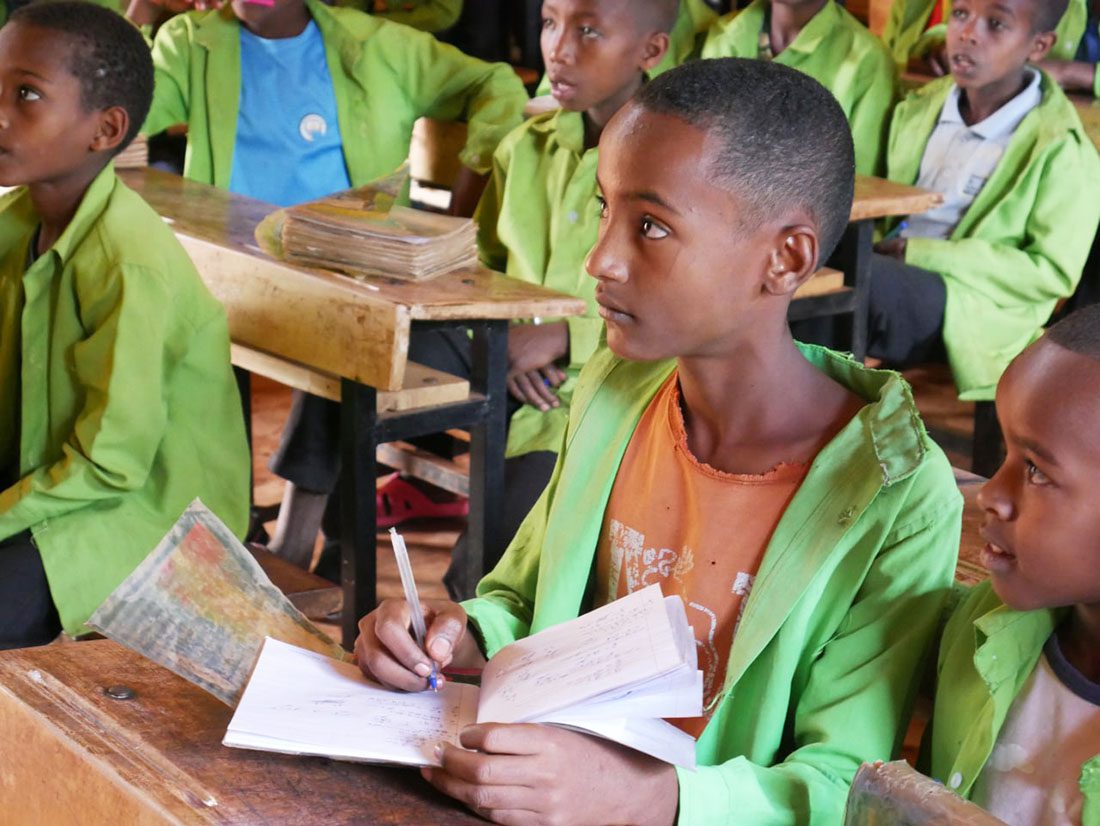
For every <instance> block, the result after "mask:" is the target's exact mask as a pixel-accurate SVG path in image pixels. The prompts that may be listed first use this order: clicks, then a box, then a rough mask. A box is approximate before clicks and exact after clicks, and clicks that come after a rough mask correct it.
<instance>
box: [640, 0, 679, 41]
mask: <svg viewBox="0 0 1100 826" xmlns="http://www.w3.org/2000/svg"><path fill="white" fill-rule="evenodd" d="M679 13H680V0H634V14H635V16H636V18H637V19H638V21H639V23H643V24H645V25H647V26H648V27H651V28H652V29H656V30H657V31H659V32H665V33H666V34H667V33H668V32H670V31H672V27H673V26H675V25H676V16H677V15H678V14H679Z"/></svg>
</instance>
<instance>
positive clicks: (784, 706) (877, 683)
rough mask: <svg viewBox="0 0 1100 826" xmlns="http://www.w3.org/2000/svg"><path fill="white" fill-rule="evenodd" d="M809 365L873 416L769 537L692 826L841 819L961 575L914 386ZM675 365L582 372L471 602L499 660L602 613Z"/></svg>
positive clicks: (953, 510)
mask: <svg viewBox="0 0 1100 826" xmlns="http://www.w3.org/2000/svg"><path fill="white" fill-rule="evenodd" d="M803 353H804V354H805V355H806V357H807V358H808V359H809V360H810V361H811V362H812V363H813V364H815V365H816V366H817V367H818V368H819V369H821V370H822V371H823V372H825V373H826V374H827V375H829V376H831V377H832V378H834V379H835V380H837V381H838V382H840V383H841V384H843V385H845V386H846V387H848V388H849V389H851V390H852V391H853V392H855V393H857V394H859V395H861V396H863V397H864V398H865V399H866V400H867V405H866V406H865V407H863V408H862V410H861V411H860V412H859V413H858V414H857V416H856V417H855V418H854V419H853V420H852V421H851V422H850V423H849V424H848V425H846V426H845V427H844V428H843V429H842V430H841V431H840V432H839V433H838V434H837V435H836V436H835V437H834V438H833V439H832V441H831V442H830V443H829V444H828V445H826V446H825V447H824V448H823V449H822V450H821V452H820V453H819V454H818V455H817V457H816V458H815V459H814V460H813V462H812V464H811V466H810V468H809V470H808V472H807V473H806V475H805V478H804V479H803V481H802V483H801V485H800V486H799V488H798V490H797V492H796V493H795V494H794V496H793V499H791V501H790V504H789V505H788V506H787V507H786V509H785V511H784V512H783V514H782V516H781V518H780V520H779V522H778V525H777V526H776V528H775V531H774V533H773V534H772V535H771V538H770V541H769V542H768V544H767V548H766V551H765V553H764V556H763V560H762V562H761V564H760V567H759V569H758V571H757V573H756V576H755V584H754V585H753V587H752V590H751V593H750V594H749V596H748V599H747V601H746V603H745V604H744V611H743V613H742V615H741V618H740V624H739V626H738V627H737V631H736V634H735V636H734V638H733V644H732V647H731V648H730V651H729V657H728V661H727V665H726V669H725V672H724V673H725V677H724V681H723V684H722V687H721V690H720V692H719V696H718V698H717V701H716V703H715V704H714V705H713V706H712V707H711V717H710V721H709V723H708V724H707V726H706V728H705V730H704V731H703V733H702V736H701V737H700V738H699V740H698V745H697V747H696V754H697V758H698V763H699V768H698V770H697V771H694V772H692V771H679V770H678V776H679V783H680V799H679V822H680V823H685V824H695V823H715V824H719V823H728V822H730V821H731V820H732V819H737V820H741V821H744V822H746V823H754V824H772V823H777V824H778V823H795V822H797V823H811V824H813V823H836V822H839V821H840V820H841V819H842V815H843V810H844V801H845V797H846V795H847V790H848V786H849V784H850V782H851V779H852V777H853V776H854V774H855V772H856V770H857V769H858V767H859V765H860V764H861V762H863V761H865V760H875V759H884V760H885V759H889V758H890V757H891V756H892V755H893V754H894V753H895V750H896V748H897V746H898V743H899V737H900V730H901V727H902V725H903V721H904V719H905V717H906V714H907V711H908V707H909V702H910V700H911V699H912V691H913V687H914V685H915V680H914V679H913V677H914V674H915V672H916V669H917V667H918V664H919V663H920V662H921V660H922V658H923V657H924V654H925V650H926V648H927V642H928V640H929V638H930V636H931V634H932V633H933V632H934V630H935V627H936V624H937V616H938V613H939V611H940V610H941V607H942V602H943V597H944V595H945V593H946V591H947V589H948V588H949V586H950V583H951V581H952V577H953V574H954V567H955V561H956V556H957V548H958V536H959V526H960V513H961V506H962V503H961V498H960V496H959V493H958V490H957V488H956V486H955V483H954V479H953V477H952V473H951V469H950V467H949V465H948V463H947V460H946V458H945V457H944V456H943V454H942V453H941V451H940V450H939V448H937V447H936V446H935V444H933V443H932V441H931V440H930V439H929V438H928V436H927V434H926V433H925V431H924V427H923V425H922V424H921V422H920V418H919V415H918V413H917V410H916V406H915V405H914V403H913V400H912V396H911V393H910V391H909V388H908V386H907V385H906V384H905V382H904V381H903V380H902V379H901V378H900V377H899V376H897V375H896V374H894V373H891V372H887V371H875V370H869V369H867V368H864V367H863V366H862V365H859V364H856V363H855V362H853V361H851V360H849V359H847V358H845V357H843V356H841V355H839V354H837V353H833V352H831V351H827V350H824V349H822V348H816V347H812V346H805V347H803ZM674 367H675V365H674V363H672V362H667V361H666V362H629V361H625V360H622V359H619V358H617V357H615V356H614V355H613V354H611V353H610V351H607V350H601V351H599V352H598V353H597V354H596V355H595V356H594V357H593V358H592V359H591V360H590V361H589V363H588V364H587V365H586V367H585V370H584V373H583V374H582V376H581V380H580V384H579V386H578V388H577V391H576V393H575V394H574V397H573V404H572V410H571V412H570V420H569V429H568V432H567V434H566V438H565V443H564V451H563V452H562V453H561V454H560V455H559V458H558V465H557V467H556V468H555V471H554V475H553V477H552V478H551V481H550V484H549V486H548V487H547V490H546V492H545V493H544V494H543V497H542V498H541V499H540V500H539V502H538V504H536V506H535V508H534V509H533V510H532V512H531V513H530V514H529V516H528V518H527V520H526V521H525V522H524V523H523V526H522V527H521V528H520V531H519V533H518V535H517V536H516V539H515V540H514V541H513V543H512V545H511V547H510V548H509V549H508V551H507V553H506V554H505V556H504V558H503V559H502V560H501V561H500V563H499V564H498V565H497V567H496V568H495V569H494V570H493V571H492V572H490V573H489V575H488V576H486V577H485V579H483V580H482V582H481V584H480V585H479V587H478V597H477V598H476V599H474V600H472V601H469V602H466V603H464V607H465V608H466V610H467V612H468V614H469V617H470V620H471V622H472V624H473V628H474V630H475V633H476V634H477V635H478V637H479V640H480V642H481V643H482V644H483V647H484V651H485V653H486V654H487V655H489V656H491V655H492V654H494V653H495V652H496V651H498V650H499V649H500V648H501V647H503V646H504V645H506V644H508V643H509V642H512V641H513V640H515V639H517V638H520V637H524V636H527V635H530V634H533V633H536V632H538V631H540V630H542V629H543V628H547V627H549V626H552V625H555V624H557V623H559V622H564V621H566V620H568V619H571V618H573V617H575V616H577V615H578V614H580V613H583V612H584V611H586V610H588V609H589V608H590V607H591V606H592V604H593V600H594V598H595V594H594V593H593V591H594V568H595V559H596V549H597V546H598V545H599V544H600V542H601V539H603V538H604V537H603V533H604V532H605V518H604V517H605V509H606V508H607V505H608V502H609V499H610V497H611V495H612V490H613V487H614V486H615V483H616V476H617V474H618V471H619V467H620V463H621V462H622V460H623V457H624V455H625V454H626V453H627V449H628V447H629V445H630V442H631V439H632V434H633V433H634V431H635V427H636V426H637V424H638V423H639V421H640V420H641V419H642V417H643V415H644V414H645V413H646V411H647V409H648V407H649V406H650V404H651V401H652V400H653V399H654V397H655V396H656V394H657V393H658V391H659V390H660V388H661V387H662V386H663V385H664V384H665V383H666V382H667V380H668V378H669V376H670V375H671V373H672V371H673V369H674ZM659 506H660V503H654V507H659Z"/></svg>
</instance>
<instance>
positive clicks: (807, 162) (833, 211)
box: [634, 57, 855, 265]
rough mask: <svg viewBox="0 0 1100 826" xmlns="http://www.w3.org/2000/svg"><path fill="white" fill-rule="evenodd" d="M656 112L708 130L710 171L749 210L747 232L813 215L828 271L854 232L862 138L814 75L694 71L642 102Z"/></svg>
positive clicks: (703, 64) (723, 67) (712, 66)
mask: <svg viewBox="0 0 1100 826" xmlns="http://www.w3.org/2000/svg"><path fill="white" fill-rule="evenodd" d="M634 101H635V102H636V103H637V104H638V105H640V106H642V107H644V108H645V109H647V110H648V111H651V112H654V113H657V114H663V115H669V116H672V117H675V118H678V119H680V120H683V121H685V122H687V123H688V124H690V125H692V126H694V127H696V128H698V129H701V130H703V131H705V132H707V133H708V134H709V135H710V136H712V137H713V138H715V139H717V141H718V143H719V149H718V150H717V151H716V152H715V153H714V157H713V158H712V159H711V169H710V170H708V172H709V173H710V174H712V175H713V176H714V178H715V179H716V180H717V181H718V182H719V183H721V184H722V185H723V186H726V187H728V188H729V189H730V190H731V191H733V192H734V193H735V194H736V195H737V196H738V197H739V198H741V199H743V200H744V201H745V202H747V204H748V205H749V207H750V209H751V214H750V215H748V216H746V218H745V221H744V222H743V223H744V224H746V225H748V224H751V223H757V222H760V221H762V220H775V219H776V218H780V217H782V216H783V215H785V214H788V213H790V212H792V211H793V210H795V209H798V208H802V209H805V210H806V211H807V212H809V213H810V215H811V216H812V217H813V219H814V222H815V223H816V224H817V227H816V229H817V233H818V244H819V260H818V264H819V265H820V264H822V263H823V262H824V261H825V260H826V259H827V258H828V257H829V255H830V254H831V253H832V251H833V250H834V249H835V248H836V245H837V243H838V242H839V241H840V237H841V235H843V234H844V229H845V227H846V226H847V225H848V219H849V215H850V213H851V209H852V195H853V191H854V189H855V153H854V149H853V146H852V131H851V129H850V127H849V126H848V121H847V119H846V118H845V117H844V112H843V111H842V110H841V108H840V105H839V104H838V103H837V101H836V98H834V97H833V96H832V94H831V93H830V92H829V91H828V90H827V89H826V88H825V87H824V86H822V85H821V84H820V83H818V82H817V81H816V80H814V79H813V78H811V77H809V75H806V74H803V73H802V72H799V71H797V70H795V69H791V68H789V67H787V66H783V65H780V64H779V63H773V62H771V61H766V60H745V59H742V58H733V57H730V58H721V59H717V60H698V61H694V62H691V63H686V64H684V65H683V66H680V67H678V68H676V69H673V70H671V71H669V72H665V73H664V74H662V75H659V76H658V77H656V78H654V79H653V80H652V81H651V82H650V83H648V84H646V85H645V86H643V87H642V88H641V89H640V90H639V91H638V92H637V94H636V95H635V97H634Z"/></svg>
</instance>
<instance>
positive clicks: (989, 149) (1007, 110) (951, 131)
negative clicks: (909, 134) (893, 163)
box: [901, 69, 1043, 238]
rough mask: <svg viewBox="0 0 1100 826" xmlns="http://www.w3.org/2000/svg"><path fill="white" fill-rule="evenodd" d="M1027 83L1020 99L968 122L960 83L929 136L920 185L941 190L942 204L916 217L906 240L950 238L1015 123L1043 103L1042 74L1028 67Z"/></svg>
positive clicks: (995, 163) (908, 228)
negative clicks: (961, 111)
mask: <svg viewBox="0 0 1100 826" xmlns="http://www.w3.org/2000/svg"><path fill="white" fill-rule="evenodd" d="M1027 73H1028V81H1027V85H1026V86H1025V87H1024V89H1023V91H1021V92H1020V93H1019V94H1018V95H1016V97H1014V98H1012V100H1010V101H1008V103H1006V104H1005V105H1004V106H1002V107H1001V108H1000V109H998V110H997V111H996V112H994V113H993V114H992V115H990V116H989V117H988V118H986V119H985V120H983V121H980V122H978V123H975V124H974V125H972V126H967V125H966V124H965V123H964V122H963V119H962V115H960V114H959V87H958V86H952V87H951V91H950V92H949V93H948V95H947V100H945V101H944V104H943V109H942V110H940V119H939V121H938V122H937V123H936V128H935V129H933V130H932V134H931V136H929V138H928V144H927V146H925V148H924V156H923V157H922V158H921V162H920V177H918V178H917V186H919V187H922V188H924V189H930V190H932V191H933V192H939V193H940V194H941V195H943V204H941V205H940V206H938V207H936V208H935V209H932V210H929V211H928V212H923V213H920V214H919V215H914V216H912V217H911V218H910V219H909V222H908V224H909V225H908V227H907V228H906V229H905V230H903V231H902V233H901V235H902V237H904V238H949V237H950V236H951V233H952V232H953V231H954V230H955V227H956V225H958V223H959V221H960V220H961V219H962V216H963V213H965V212H966V210H967V209H968V208H969V206H970V204H971V203H972V202H973V201H974V198H975V196H977V194H978V193H979V192H981V189H982V187H983V186H985V182H986V179H987V178H989V176H990V175H992V174H993V170H994V169H996V168H997V164H998V163H999V162H1000V160H1001V156H1002V155H1003V154H1004V152H1005V149H1006V148H1007V147H1008V142H1009V141H1010V140H1012V135H1013V133H1014V132H1015V131H1016V127H1017V126H1019V125H1020V121H1022V120H1023V119H1024V118H1025V117H1026V116H1027V113H1028V112H1030V111H1031V110H1032V109H1034V108H1035V107H1036V106H1038V105H1039V102H1040V101H1041V100H1042V97H1043V94H1042V92H1041V91H1040V89H1039V73H1038V72H1037V71H1035V70H1034V69H1027Z"/></svg>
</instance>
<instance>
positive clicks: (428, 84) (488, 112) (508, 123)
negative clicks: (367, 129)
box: [367, 31, 527, 174]
mask: <svg viewBox="0 0 1100 826" xmlns="http://www.w3.org/2000/svg"><path fill="white" fill-rule="evenodd" d="M407 33H408V34H409V35H410V36H409V37H408V38H407V39H406V40H404V41H403V43H402V45H403V48H402V53H403V58H404V60H405V61H406V66H405V72H404V73H403V76H404V77H406V78H407V83H408V86H407V89H408V94H409V97H410V99H411V100H412V101H413V106H414V108H415V110H416V111H418V112H422V113H423V114H424V116H425V117H429V118H436V119H438V120H450V121H453V120H464V121H466V123H467V124H468V126H469V135H468V137H467V139H466V147H465V148H464V149H463V151H462V153H461V154H460V155H459V159H460V160H461V161H462V163H463V164H464V165H466V166H467V167H469V168H470V169H472V170H473V171H475V172H478V173H481V174H484V173H486V172H488V171H489V170H490V169H491V168H492V165H493V152H495V151H496V148H497V145H498V144H499V143H500V142H501V140H502V139H503V138H504V136H505V135H507V134H508V133H509V132H510V131H512V130H513V129H514V128H515V127H517V126H519V125H520V123H522V122H523V107H524V106H525V105H526V104H527V92H526V90H525V89H524V88H523V84H522V83H521V82H520V79H519V77H518V76H517V75H516V73H515V72H514V71H513V70H512V68H511V67H510V66H508V65H507V64H505V63H486V62H485V61H483V60H478V59H477V58H473V57H469V56H468V55H465V54H463V53H462V52H460V51H459V50H458V49H456V48H455V47H454V46H450V45H448V44H446V43H440V42H439V41H438V40H436V39H435V38H434V37H432V36H431V35H428V34H424V33H423V32H413V31H408V32H407ZM412 35H416V36H415V37H414V36H412ZM367 82H369V79H368V81H367Z"/></svg>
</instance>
